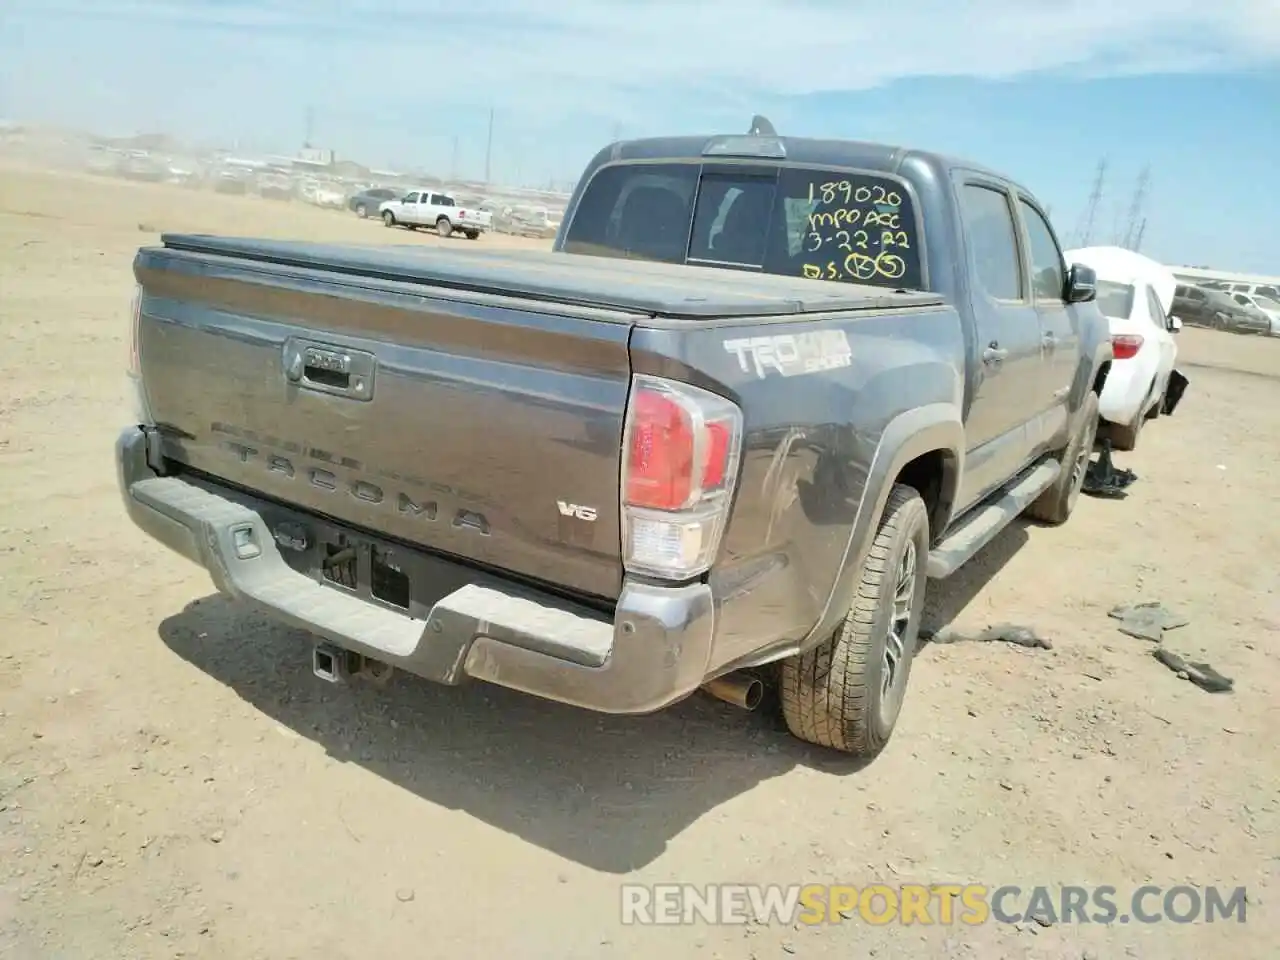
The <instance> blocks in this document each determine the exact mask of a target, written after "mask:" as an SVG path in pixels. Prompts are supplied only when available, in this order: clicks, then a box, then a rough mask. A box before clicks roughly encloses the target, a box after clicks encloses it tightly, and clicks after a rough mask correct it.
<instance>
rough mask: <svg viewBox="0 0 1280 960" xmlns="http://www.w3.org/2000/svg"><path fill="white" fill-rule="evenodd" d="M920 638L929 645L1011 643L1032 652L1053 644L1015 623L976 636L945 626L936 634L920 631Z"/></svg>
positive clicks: (1049, 647) (1001, 624)
mask: <svg viewBox="0 0 1280 960" xmlns="http://www.w3.org/2000/svg"><path fill="white" fill-rule="evenodd" d="M920 636H921V639H923V640H927V641H928V642H929V643H1012V644H1013V645H1014V646H1018V647H1027V648H1029V649H1032V650H1052V649H1053V642H1052V641H1051V640H1049V639H1048V638H1047V637H1042V636H1040V634H1038V633H1036V631H1035V628H1034V627H1024V626H1022V625H1020V624H1016V623H997V624H996V625H995V626H993V627H987V629H985V630H983V631H982V632H981V633H977V634H966V633H961V632H960V631H959V630H956V629H954V628H953V627H951V626H946V627H943V628H942V629H941V630H939V631H937V632H936V633H925V632H923V631H921V634H920Z"/></svg>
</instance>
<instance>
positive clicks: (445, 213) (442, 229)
mask: <svg viewBox="0 0 1280 960" xmlns="http://www.w3.org/2000/svg"><path fill="white" fill-rule="evenodd" d="M378 214H379V216H381V217H382V222H383V223H384V224H386V225H387V226H388V227H408V228H409V229H410V230H416V229H418V227H434V228H435V231H436V233H438V234H440V236H442V237H447V236H450V235H452V234H453V232H454V231H457V232H459V233H463V234H465V235H466V237H467V239H468V240H476V239H479V237H480V234H482V233H484V232H485V231H486V230H488V229H490V228H491V227H492V226H493V214H491V213H489V212H488V211H486V210H481V209H480V208H479V207H460V206H458V204H457V202H456V201H455V200H454V199H453V197H451V196H449V195H448V194H447V193H436V192H434V191H431V190H412V191H410V192H409V193H407V194H405V196H404V199H402V200H387V201H384V202H383V203H382V205H381V206H380V207H379V208H378Z"/></svg>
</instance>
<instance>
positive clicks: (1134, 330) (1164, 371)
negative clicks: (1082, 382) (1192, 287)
mask: <svg viewBox="0 0 1280 960" xmlns="http://www.w3.org/2000/svg"><path fill="white" fill-rule="evenodd" d="M1065 256H1066V260H1067V262H1068V263H1080V264H1084V265H1085V266H1087V267H1091V268H1092V269H1093V270H1094V272H1095V273H1096V274H1097V275H1098V299H1097V303H1098V309H1099V310H1101V311H1102V315H1103V316H1104V317H1106V318H1107V322H1108V323H1109V325H1110V327H1111V349H1112V352H1113V354H1114V360H1113V361H1112V364H1111V370H1110V371H1109V372H1108V373H1107V379H1106V382H1105V383H1104V385H1103V388H1102V393H1101V395H1100V397H1099V399H1098V414H1099V416H1100V417H1101V419H1102V423H1101V425H1100V429H1099V432H1098V436H1099V438H1100V439H1105V440H1110V441H1111V444H1112V446H1113V447H1115V449H1117V450H1132V449H1133V448H1134V447H1135V446H1137V443H1138V434H1139V433H1140V432H1141V431H1142V428H1143V426H1144V425H1145V424H1146V422H1147V421H1148V420H1151V419H1153V418H1155V417H1158V416H1159V415H1160V414H1161V413H1165V412H1168V413H1172V412H1173V409H1174V407H1176V406H1177V403H1178V401H1179V400H1180V399H1181V397H1182V392H1183V390H1184V389H1185V386H1186V383H1185V378H1183V377H1182V375H1181V374H1179V373H1177V372H1176V371H1175V370H1174V365H1175V363H1176V362H1177V359H1178V343H1177V340H1175V339H1174V335H1175V334H1176V333H1177V332H1178V330H1180V329H1181V328H1182V322H1181V321H1180V320H1179V319H1178V318H1177V317H1172V316H1170V315H1169V311H1170V310H1171V309H1172V307H1173V300H1174V292H1175V290H1176V289H1177V286H1178V281H1177V279H1176V278H1175V277H1174V275H1173V274H1172V273H1170V272H1169V270H1168V269H1166V268H1165V267H1164V266H1163V265H1162V264H1160V263H1157V262H1156V261H1155V260H1152V259H1151V258H1149V257H1144V256H1143V255H1142V254H1140V253H1134V252H1133V251H1131V250H1125V249H1123V248H1121V247H1087V248H1084V249H1079V250H1068V251H1067V252H1066V255H1065ZM1175 376H1177V377H1178V379H1179V380H1180V381H1181V383H1180V384H1179V386H1178V387H1177V388H1176V389H1175V390H1174V391H1172V396H1173V399H1172V402H1171V403H1168V404H1166V395H1167V394H1168V393H1169V384H1170V382H1171V379H1172V378H1173V377H1175Z"/></svg>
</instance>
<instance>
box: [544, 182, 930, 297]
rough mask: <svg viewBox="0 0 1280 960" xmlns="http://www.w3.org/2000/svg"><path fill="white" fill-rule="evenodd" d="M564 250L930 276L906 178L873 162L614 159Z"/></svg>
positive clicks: (904, 281) (785, 271) (868, 275)
mask: <svg viewBox="0 0 1280 960" xmlns="http://www.w3.org/2000/svg"><path fill="white" fill-rule="evenodd" d="M564 250H565V252H566V253H578V254H586V255H590V256H606V257H620V258H627V259H637V260H651V261H659V262H662V263H689V264H695V265H701V266H711V267H726V268H731V269H739V270H755V271H761V272H764V273H776V274H782V275H785V276H794V277H808V278H810V279H815V280H830V281H836V282H846V283H866V284H875V285H879V286H886V287H892V288H894V289H919V288H920V286H921V260H920V255H921V254H920V242H919V237H918V234H917V227H916V213H915V209H914V207H913V205H912V200H911V197H910V195H909V194H908V192H907V190H906V189H905V188H904V186H903V185H902V184H901V183H899V182H898V181H896V180H894V179H892V178H890V177H883V176H877V175H875V174H866V173H855V172H843V171H831V170H813V169H806V168H798V167H768V166H764V167H762V166H759V165H755V164H752V165H750V166H745V165H744V166H741V167H735V166H733V165H730V164H716V165H710V164H707V165H704V164H698V163H634V162H633V163H618V164H610V165H607V166H604V167H602V168H600V170H598V171H597V172H596V173H595V175H594V176H593V177H592V178H591V180H590V182H589V183H588V184H587V187H586V189H585V190H584V191H583V194H582V198H581V200H580V201H579V203H578V207H577V210H576V212H575V213H574V216H573V219H572V221H570V223H569V228H568V232H567V234H566V235H565V243H564Z"/></svg>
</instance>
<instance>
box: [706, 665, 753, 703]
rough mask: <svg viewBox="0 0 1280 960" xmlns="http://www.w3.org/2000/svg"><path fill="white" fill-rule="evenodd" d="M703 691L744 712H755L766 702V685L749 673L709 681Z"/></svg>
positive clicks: (732, 674)
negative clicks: (762, 702) (763, 701)
mask: <svg viewBox="0 0 1280 960" xmlns="http://www.w3.org/2000/svg"><path fill="white" fill-rule="evenodd" d="M702 689H703V690H705V691H706V692H707V693H709V694H711V696H713V697H715V698H716V699H717V700H723V701H724V702H725V703H729V704H732V705H733V706H735V707H738V708H740V709H742V710H754V709H755V708H756V707H758V706H760V702H761V701H762V700H764V684H763V683H762V682H761V681H760V678H759V677H753V676H752V675H751V674H748V673H730V674H726V675H725V676H723V677H716V678H715V679H714V680H708V681H707V682H706V683H704V684H703V685H702Z"/></svg>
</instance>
